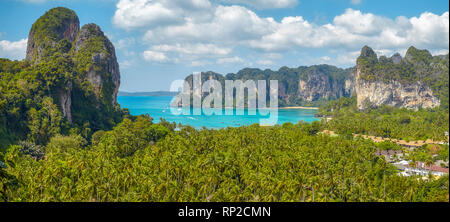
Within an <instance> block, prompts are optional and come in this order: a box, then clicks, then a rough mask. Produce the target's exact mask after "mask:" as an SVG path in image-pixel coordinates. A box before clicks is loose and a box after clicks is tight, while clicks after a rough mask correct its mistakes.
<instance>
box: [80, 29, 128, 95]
mask: <svg viewBox="0 0 450 222" xmlns="http://www.w3.org/2000/svg"><path fill="white" fill-rule="evenodd" d="M83 56H84V57H89V58H91V59H90V60H88V61H87V62H86V61H77V63H78V65H81V66H84V67H85V68H86V69H87V73H86V78H87V80H88V81H89V82H90V83H91V84H92V85H93V86H94V88H95V95H96V97H97V99H100V98H101V97H102V96H104V97H111V103H112V104H116V103H117V94H118V93H119V86H120V70H119V63H118V62H117V58H116V52H115V48H114V46H113V44H112V43H111V41H109V39H108V38H107V37H106V36H105V34H104V33H103V31H102V30H101V29H100V27H99V26H97V25H96V24H87V25H84V26H83V27H82V28H81V31H80V34H79V35H78V38H77V39H76V41H75V57H83ZM103 86H106V87H109V88H111V87H112V95H109V94H110V93H107V94H108V95H103V90H102V87H103Z"/></svg>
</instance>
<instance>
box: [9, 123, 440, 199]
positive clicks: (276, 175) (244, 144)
mask: <svg viewBox="0 0 450 222" xmlns="http://www.w3.org/2000/svg"><path fill="white" fill-rule="evenodd" d="M318 127H320V124H318V123H315V125H310V124H305V123H299V124H284V125H283V126H275V127H259V126H258V125H257V124H255V125H252V126H248V127H239V128H226V129H220V130H207V129H203V130H195V129H193V128H192V127H189V126H187V127H183V128H182V129H181V130H180V131H175V132H172V131H170V130H169V129H167V128H166V127H164V126H163V125H161V124H153V123H152V121H151V118H148V117H145V116H139V117H136V118H135V119H134V120H131V119H124V121H123V122H122V123H121V124H119V125H118V126H117V127H115V128H114V129H113V130H112V131H105V132H101V133H96V134H94V135H95V136H93V138H92V140H94V138H95V140H96V141H97V142H94V141H91V143H90V145H85V144H86V143H85V141H84V139H83V138H82V137H80V136H68V137H67V136H56V137H54V138H52V139H51V141H50V143H49V144H48V145H47V146H46V151H47V152H46V154H45V158H44V159H42V160H36V159H33V158H31V157H30V156H29V155H24V154H23V153H22V152H21V151H20V149H19V147H17V146H12V147H11V148H10V149H9V150H8V152H7V154H6V156H5V163H6V166H7V168H4V169H3V171H2V172H3V173H7V175H8V177H9V178H10V179H9V180H8V181H9V183H8V186H3V187H4V188H3V196H2V198H3V199H4V200H7V201H264V202H265V201H319V202H321V201H448V182H447V184H446V183H445V180H442V179H440V180H437V181H432V182H427V181H422V180H420V179H419V180H418V179H416V178H414V177H411V178H408V177H402V176H399V175H397V173H396V171H395V168H394V167H393V166H391V165H389V164H388V163H386V162H385V161H384V159H382V158H378V157H376V156H375V154H374V153H375V151H376V149H377V146H375V145H374V144H373V143H372V142H370V141H368V140H364V139H356V140H353V139H347V138H345V137H329V136H326V135H321V134H314V132H316V131H317V130H318V129H317V128H318ZM155 140H156V141H155ZM154 142H156V143H154ZM3 178H5V177H3ZM444 178H445V177H444ZM447 180H448V177H447ZM5 181H6V180H5ZM11 181H13V182H11Z"/></svg>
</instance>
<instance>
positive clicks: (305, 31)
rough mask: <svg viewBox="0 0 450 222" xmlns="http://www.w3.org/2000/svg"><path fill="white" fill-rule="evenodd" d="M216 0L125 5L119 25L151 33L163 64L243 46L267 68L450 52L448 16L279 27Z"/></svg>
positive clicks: (341, 19)
mask: <svg viewBox="0 0 450 222" xmlns="http://www.w3.org/2000/svg"><path fill="white" fill-rule="evenodd" d="M232 1H234V3H240V4H244V3H243V1H240V0H227V2H232ZM214 2H215V3H211V2H210V1H209V0H187V1H185V0H152V1H150V0H120V1H119V3H118V4H117V10H116V13H115V15H114V18H113V22H114V24H116V25H117V26H119V27H122V28H124V29H127V30H130V29H137V30H139V31H143V30H144V31H145V35H144V37H143V38H142V41H143V42H144V43H145V44H146V45H148V46H147V48H148V50H149V51H150V52H154V53H156V55H159V57H160V58H159V60H166V58H165V57H164V56H166V57H168V56H169V55H170V57H171V58H178V59H180V60H184V61H186V62H189V63H191V62H192V61H203V60H211V59H214V60H216V63H217V61H218V59H225V58H232V57H234V56H238V55H239V54H236V53H237V52H235V50H234V49H236V48H240V49H244V51H245V50H252V51H251V53H253V54H254V55H258V59H259V60H260V61H259V62H260V64H261V63H262V64H269V63H270V62H271V63H273V61H274V60H275V59H278V58H272V57H268V56H267V55H270V54H274V55H281V54H283V53H285V52H295V51H304V50H308V49H314V48H319V49H323V48H326V49H328V50H335V51H339V53H341V54H342V55H340V56H334V57H336V58H333V56H331V58H332V59H331V61H330V62H333V61H335V62H336V63H344V62H345V61H347V62H350V61H353V60H354V59H355V58H356V57H355V58H350V56H352V55H353V53H354V52H356V51H359V50H360V49H361V48H362V46H364V45H369V46H371V47H373V48H374V49H375V50H379V51H380V52H383V53H388V54H389V53H394V52H397V51H400V52H401V51H404V50H406V49H407V48H408V47H409V46H411V45H414V46H416V47H417V48H424V49H428V50H430V51H437V50H443V49H448V48H449V37H448V36H449V21H448V19H449V13H448V12H445V13H443V14H442V15H436V14H433V13H430V12H424V13H422V14H421V15H420V16H418V17H410V18H407V17H404V16H399V17H397V18H394V19H392V18H387V17H383V16H379V15H375V14H372V13H364V12H361V11H359V10H354V9H347V10H346V11H345V12H344V13H343V14H341V15H338V16H336V17H335V18H334V19H333V20H332V22H330V23H328V24H324V25H318V24H315V23H314V22H312V21H308V20H306V19H304V18H303V17H302V16H295V17H294V16H288V17H284V18H283V19H282V20H281V21H276V20H275V19H273V18H271V17H261V16H259V15H257V14H256V13H255V12H254V11H252V10H250V9H248V8H246V7H243V6H239V5H221V4H218V3H217V1H214ZM219 2H220V1H219ZM222 2H224V1H222ZM249 2H250V1H247V5H250V4H256V3H257V2H259V3H260V4H261V5H263V4H262V3H261V2H263V1H253V3H249ZM267 2H269V1H267ZM283 2H286V1H283ZM290 2H292V1H290ZM274 4H275V3H274ZM280 4H281V3H280ZM275 6H276V5H275ZM181 43H182V44H181ZM258 53H259V54H258ZM162 55H164V56H162ZM153 56H154V54H152V56H150V57H152V58H153ZM147 57H149V56H147ZM241 57H242V56H241ZM319 58H320V57H319ZM153 59H154V58H153ZM147 60H148V59H147ZM221 61H224V60H221ZM269 61H270V62H269ZM249 62H251V61H249Z"/></svg>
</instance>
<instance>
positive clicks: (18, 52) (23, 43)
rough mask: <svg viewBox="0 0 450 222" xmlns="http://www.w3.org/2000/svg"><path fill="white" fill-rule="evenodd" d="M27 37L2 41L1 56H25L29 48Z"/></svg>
mask: <svg viewBox="0 0 450 222" xmlns="http://www.w3.org/2000/svg"><path fill="white" fill-rule="evenodd" d="M27 41H28V40H27V39H21V40H19V41H17V42H11V41H8V40H1V41H0V58H8V59H13V60H21V59H24V58H25V55H26V50H27Z"/></svg>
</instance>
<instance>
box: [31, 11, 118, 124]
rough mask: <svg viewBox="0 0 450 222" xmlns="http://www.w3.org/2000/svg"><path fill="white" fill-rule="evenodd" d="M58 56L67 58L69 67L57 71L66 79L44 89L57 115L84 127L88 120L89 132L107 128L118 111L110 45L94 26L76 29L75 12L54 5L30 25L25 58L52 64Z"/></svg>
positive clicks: (116, 79)
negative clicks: (66, 75)
mask: <svg viewBox="0 0 450 222" xmlns="http://www.w3.org/2000/svg"><path fill="white" fill-rule="evenodd" d="M61 58H64V59H67V60H70V62H68V64H72V65H69V66H67V65H66V66H64V67H61V70H64V72H66V73H70V74H71V76H72V77H70V78H68V77H65V79H62V80H58V81H59V82H60V83H59V84H55V85H54V86H52V88H51V89H50V91H51V93H53V94H54V95H55V96H54V100H55V102H56V103H57V104H58V105H59V106H60V110H61V113H62V114H63V116H64V117H65V118H66V119H67V120H68V121H69V122H71V123H72V122H73V121H75V122H77V123H78V124H84V123H83V121H85V120H86V118H87V119H92V120H94V121H93V123H92V124H94V125H95V127H93V128H94V129H95V128H99V129H100V128H102V127H103V125H105V124H106V125H111V124H110V123H112V122H114V121H113V120H111V119H108V118H112V116H115V115H114V113H116V112H120V111H119V110H120V107H119V105H118V104H117V94H118V91H119V86H120V71H119V64H118V62H117V58H116V54H115V49H114V46H113V44H112V43H111V42H110V41H109V39H108V38H107V37H106V36H105V35H104V33H103V32H102V31H101V29H100V27H98V26H97V25H95V24H87V25H84V26H83V28H82V29H81V30H80V22H79V19H78V16H77V15H76V14H75V12H74V11H72V10H70V9H67V8H62V7H59V8H54V9H51V10H49V11H48V12H46V13H45V14H44V15H43V16H41V17H40V18H39V19H38V20H37V21H36V22H35V23H34V24H33V26H32V28H31V30H30V34H29V38H28V46H27V56H26V60H28V61H30V62H31V63H32V64H33V65H41V64H43V63H48V64H52V65H54V64H53V63H52V62H53V61H55V60H57V59H61ZM61 76H64V74H62V75H61ZM61 83H62V84H63V85H61ZM108 116H111V117H108ZM96 121H98V122H96ZM103 128H104V127H103ZM106 128H107V127H106Z"/></svg>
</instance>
